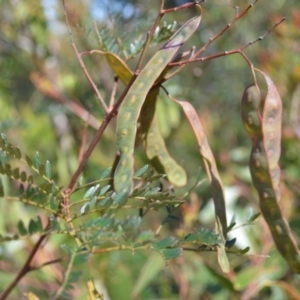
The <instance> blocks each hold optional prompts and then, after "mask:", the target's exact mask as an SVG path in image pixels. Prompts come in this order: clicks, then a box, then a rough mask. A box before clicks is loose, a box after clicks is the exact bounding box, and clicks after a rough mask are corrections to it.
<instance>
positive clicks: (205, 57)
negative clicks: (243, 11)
mask: <svg viewBox="0 0 300 300" xmlns="http://www.w3.org/2000/svg"><path fill="white" fill-rule="evenodd" d="M284 21H285V18H282V19H281V20H280V21H279V22H277V23H276V24H275V25H274V26H273V27H272V28H271V29H269V30H268V31H267V32H266V33H264V34H263V35H262V36H260V37H259V38H257V39H256V40H253V41H251V42H249V43H248V44H246V45H244V46H242V47H239V48H237V49H234V50H230V51H224V52H221V53H217V54H213V55H209V56H204V57H199V58H191V59H189V60H185V61H184V60H183V61H179V62H174V63H170V64H169V66H182V65H185V64H189V63H192V62H197V61H206V60H211V59H215V58H218V57H222V56H226V55H232V54H236V53H239V54H241V55H242V56H243V58H244V59H245V60H246V61H247V63H248V64H249V65H250V66H251V65H252V63H251V62H250V60H249V59H248V58H247V57H246V55H245V54H244V53H243V50H244V49H246V48H248V47H249V46H251V45H253V44H255V43H256V42H259V41H261V40H263V39H264V38H265V37H266V36H267V35H269V34H270V33H271V32H272V31H273V30H274V29H275V28H276V27H277V26H278V25H280V24H281V23H282V22H284Z"/></svg>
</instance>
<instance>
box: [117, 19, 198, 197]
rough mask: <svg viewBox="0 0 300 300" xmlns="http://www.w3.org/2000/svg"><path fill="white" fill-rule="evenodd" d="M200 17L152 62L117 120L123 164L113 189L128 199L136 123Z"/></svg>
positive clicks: (118, 143)
mask: <svg viewBox="0 0 300 300" xmlns="http://www.w3.org/2000/svg"><path fill="white" fill-rule="evenodd" d="M200 20H201V15H199V16H198V17H195V18H192V19H191V20H189V21H188V22H186V23H185V24H184V25H183V26H182V27H181V28H180V29H179V30H178V31H177V32H176V33H175V34H174V35H173V36H172V38H171V39H170V40H169V41H168V42H167V43H166V45H165V46H164V47H163V48H162V49H160V50H159V51H158V52H156V53H155V55H154V56H153V57H152V58H151V59H150V61H149V62H148V64H147V65H146V66H145V67H144V69H143V70H142V71H141V73H140V74H139V76H138V77H137V79H136V80H135V82H134V83H133V84H132V86H131V88H130V89H129V91H128V93H127V95H126V97H125V99H124V101H123V103H122V105H121V106H120V110H119V113H118V120H117V130H116V132H117V134H116V141H117V146H118V149H119V151H120V161H119V163H118V166H117V168H116V171H115V176H114V187H115V190H116V192H117V193H124V194H125V195H129V194H130V192H131V191H132V188H133V175H134V167H133V164H134V159H133V151H134V142H135V136H136V131H137V129H136V127H137V120H138V117H139V115H140V111H141V108H142V105H143V103H144V101H145V98H146V96H147V94H148V92H149V91H150V89H151V87H152V86H153V84H154V83H155V81H156V79H157V78H158V77H159V75H160V74H161V73H162V71H163V70H164V69H165V67H166V66H167V65H168V63H169V62H170V61H171V60H172V58H173V57H174V55H175V54H176V52H177V50H178V49H179V48H180V46H181V45H182V44H183V43H184V42H185V41H186V40H187V39H188V38H189V37H190V36H191V35H192V34H193V33H194V32H195V30H196V29H197V28H198V26H199V23H200Z"/></svg>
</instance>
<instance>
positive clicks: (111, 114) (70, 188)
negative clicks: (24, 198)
mask: <svg viewBox="0 0 300 300" xmlns="http://www.w3.org/2000/svg"><path fill="white" fill-rule="evenodd" d="M136 77H137V76H136V75H133V77H132V78H131V81H130V83H129V84H128V85H127V87H126V89H125V90H124V91H123V93H122V95H121V96H120V98H119V100H118V101H117V102H116V103H115V105H114V107H113V108H112V110H111V111H110V112H109V113H108V114H107V115H106V116H105V117H104V119H103V121H102V123H101V125H100V127H99V129H98V130H97V132H96V134H95V136H94V138H93V140H92V141H91V143H90V145H89V147H88V149H87V150H86V152H85V154H84V155H83V157H82V160H81V162H80V164H79V166H78V168H77V170H76V172H75V173H74V175H73V177H72V179H71V181H70V184H69V186H68V188H67V191H66V192H67V193H69V194H70V193H71V192H72V191H73V189H74V187H75V185H76V182H77V179H78V178H79V176H80V174H81V172H82V170H83V168H84V166H85V164H86V162H87V160H88V158H89V157H90V155H91V154H92V152H93V151H94V149H95V147H96V145H97V144H98V142H99V139H100V138H101V136H102V134H103V132H104V130H105V129H106V127H107V125H108V124H109V122H110V120H111V119H112V118H113V117H114V116H115V115H116V114H117V111H118V108H119V106H120V105H121V103H122V101H123V100H124V98H125V96H126V94H127V92H128V90H129V89H130V87H131V85H132V83H133V82H134V81H135V79H136Z"/></svg>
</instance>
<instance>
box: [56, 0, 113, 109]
mask: <svg viewBox="0 0 300 300" xmlns="http://www.w3.org/2000/svg"><path fill="white" fill-rule="evenodd" d="M62 2H63V7H64V16H65V21H66V25H67V28H68V32H69V35H70V39H71V46H72V48H73V50H74V52H75V54H76V57H77V60H78V62H79V64H80V66H81V68H82V70H83V72H84V74H85V76H86V78H87V80H88V82H89V83H90V84H91V86H92V88H93V90H94V92H95V94H96V96H97V98H98V100H99V101H100V103H101V105H102V107H103V109H104V111H105V112H106V113H107V112H108V108H107V105H106V104H105V102H104V100H103V98H102V96H101V94H100V92H99V90H98V88H97V86H96V85H95V83H94V81H93V79H92V78H91V76H90V74H89V72H88V71H87V69H86V67H85V64H84V62H83V60H82V57H81V56H82V54H81V53H79V51H78V49H77V47H76V44H75V42H74V39H73V34H72V31H71V28H70V25H69V20H68V16H67V6H66V3H65V0H62Z"/></svg>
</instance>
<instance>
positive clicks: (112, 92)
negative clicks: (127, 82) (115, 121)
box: [108, 76, 119, 111]
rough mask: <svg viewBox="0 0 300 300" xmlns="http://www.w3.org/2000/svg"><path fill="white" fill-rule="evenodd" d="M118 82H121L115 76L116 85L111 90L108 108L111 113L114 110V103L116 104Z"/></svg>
mask: <svg viewBox="0 0 300 300" xmlns="http://www.w3.org/2000/svg"><path fill="white" fill-rule="evenodd" d="M118 81H119V78H118V76H115V79H114V85H113V87H112V90H111V95H110V101H109V106H108V110H109V111H111V110H112V108H113V105H114V102H115V97H116V91H117V85H118Z"/></svg>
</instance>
